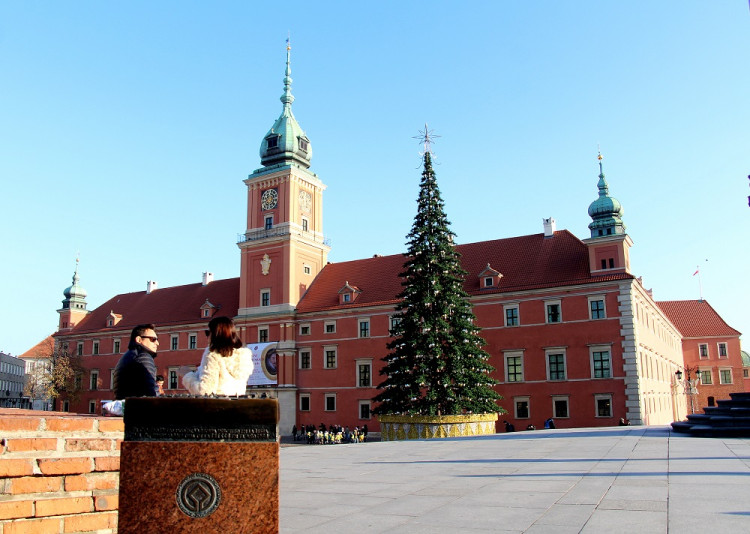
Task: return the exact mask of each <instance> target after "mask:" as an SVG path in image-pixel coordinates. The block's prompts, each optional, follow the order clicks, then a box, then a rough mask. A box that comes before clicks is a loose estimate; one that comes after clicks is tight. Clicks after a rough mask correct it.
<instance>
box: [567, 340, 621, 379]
mask: <svg viewBox="0 0 750 534" xmlns="http://www.w3.org/2000/svg"><path fill="white" fill-rule="evenodd" d="M595 352H606V353H607V354H608V355H609V357H608V360H609V368H608V371H609V376H596V368H595V366H594V353H595ZM589 365H590V366H591V367H590V368H591V378H592V379H593V380H607V379H609V378H612V346H611V345H592V346H590V347H589ZM566 374H567V373H566Z"/></svg>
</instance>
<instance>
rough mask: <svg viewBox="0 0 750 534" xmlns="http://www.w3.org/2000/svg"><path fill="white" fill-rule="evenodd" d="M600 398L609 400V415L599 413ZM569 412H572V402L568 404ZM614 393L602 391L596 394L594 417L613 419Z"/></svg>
mask: <svg viewBox="0 0 750 534" xmlns="http://www.w3.org/2000/svg"><path fill="white" fill-rule="evenodd" d="M600 400H606V401H609V415H600V414H599V401H600ZM568 412H570V404H568ZM612 413H613V411H612V394H611V393H600V394H597V395H594V417H595V418H597V419H611V418H612V417H613V415H612Z"/></svg>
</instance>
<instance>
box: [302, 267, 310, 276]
mask: <svg viewBox="0 0 750 534" xmlns="http://www.w3.org/2000/svg"><path fill="white" fill-rule="evenodd" d="M302 272H303V273H305V274H312V268H311V267H310V266H309V265H302Z"/></svg>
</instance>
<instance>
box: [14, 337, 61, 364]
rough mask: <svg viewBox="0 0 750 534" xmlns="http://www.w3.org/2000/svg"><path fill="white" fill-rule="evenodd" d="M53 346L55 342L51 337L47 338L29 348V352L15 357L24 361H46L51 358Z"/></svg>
mask: <svg viewBox="0 0 750 534" xmlns="http://www.w3.org/2000/svg"><path fill="white" fill-rule="evenodd" d="M54 346H55V340H54V339H53V337H52V336H47V337H45V338H44V339H43V340H41V341H40V342H39V343H37V344H36V345H34V346H33V347H31V348H30V349H29V350H27V351H26V352H24V353H23V354H21V355H20V356H17V357H18V358H23V359H24V360H36V359H42V360H44V359H47V358H49V357H50V356H52V349H53V348H54Z"/></svg>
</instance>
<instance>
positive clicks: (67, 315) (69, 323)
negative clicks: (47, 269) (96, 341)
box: [57, 259, 89, 331]
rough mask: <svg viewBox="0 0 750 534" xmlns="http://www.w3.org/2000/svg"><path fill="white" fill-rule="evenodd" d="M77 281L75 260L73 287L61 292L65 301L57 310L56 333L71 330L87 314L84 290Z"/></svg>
mask: <svg viewBox="0 0 750 534" xmlns="http://www.w3.org/2000/svg"><path fill="white" fill-rule="evenodd" d="M78 281H79V277H78V259H76V269H75V272H74V273H73V285H72V286H70V287H68V288H66V289H65V291H63V295H65V299H64V300H63V301H62V308H60V309H59V310H57V313H59V314H60V321H59V323H58V325H57V329H58V331H67V330H72V329H73V327H74V326H75V325H77V324H78V323H79V322H80V321H81V319H83V318H84V317H86V315H88V313H89V312H88V310H87V309H86V290H85V289H83V288H82V287H81V286H80V285H79V284H78Z"/></svg>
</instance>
